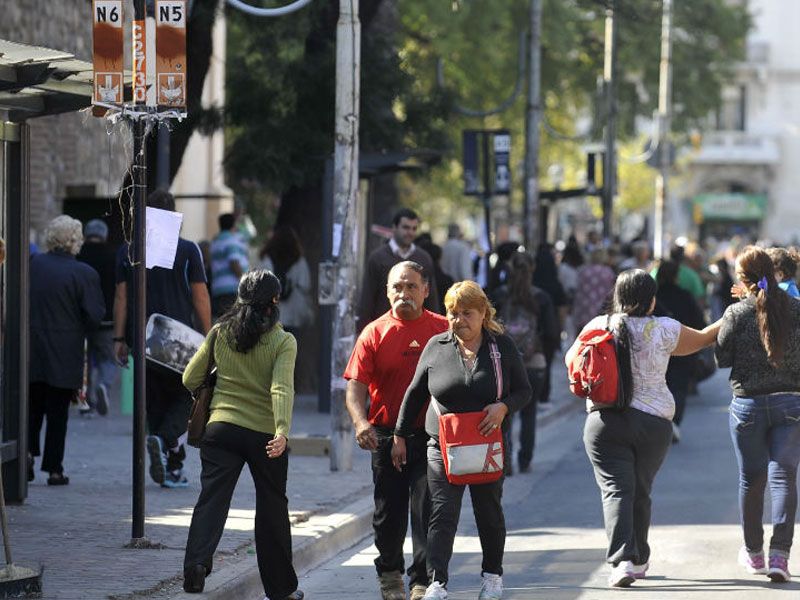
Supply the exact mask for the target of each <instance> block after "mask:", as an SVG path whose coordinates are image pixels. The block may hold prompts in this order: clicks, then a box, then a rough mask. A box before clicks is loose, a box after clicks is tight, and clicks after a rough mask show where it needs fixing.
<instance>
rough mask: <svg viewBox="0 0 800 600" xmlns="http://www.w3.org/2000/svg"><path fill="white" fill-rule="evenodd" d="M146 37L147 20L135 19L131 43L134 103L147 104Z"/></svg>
mask: <svg viewBox="0 0 800 600" xmlns="http://www.w3.org/2000/svg"><path fill="white" fill-rule="evenodd" d="M145 38H146V29H145V20H144V19H141V20H135V21H134V22H133V40H132V44H131V52H132V55H133V60H132V65H133V69H132V70H133V103H134V104H145V102H147V46H146V43H145Z"/></svg>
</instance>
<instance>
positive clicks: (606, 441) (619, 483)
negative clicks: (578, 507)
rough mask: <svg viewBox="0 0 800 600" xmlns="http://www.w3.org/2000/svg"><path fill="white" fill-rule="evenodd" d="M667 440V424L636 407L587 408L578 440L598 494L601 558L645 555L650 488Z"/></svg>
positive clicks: (642, 558) (638, 559)
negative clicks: (603, 542) (604, 546)
mask: <svg viewBox="0 0 800 600" xmlns="http://www.w3.org/2000/svg"><path fill="white" fill-rule="evenodd" d="M671 442H672V425H671V423H670V422H669V421H668V420H666V419H662V418H660V417H656V416H653V415H649V414H647V413H645V412H642V411H640V410H637V409H635V408H627V409H625V410H623V411H618V410H612V409H605V410H598V411H594V412H592V413H589V416H587V417H586V424H585V425H584V428H583V444H584V446H585V448H586V454H587V455H588V456H589V461H590V462H591V463H592V467H593V468H594V476H595V479H596V480H597V485H598V487H599V488H600V492H601V495H602V497H603V520H604V521H605V525H606V535H607V536H608V553H607V554H606V562H608V563H610V564H612V565H615V566H616V565H617V564H619V563H620V562H622V561H625V560H630V561H633V563H634V564H637V565H642V564H644V563H646V562H647V561H648V560H650V546H649V545H648V543H647V534H648V532H649V530H650V506H651V502H650V490H651V489H652V487H653V480H654V479H655V476H656V473H657V472H658V469H659V468H660V467H661V464H662V463H663V462H664V458H665V457H666V456H667V450H669V447H670V444H671Z"/></svg>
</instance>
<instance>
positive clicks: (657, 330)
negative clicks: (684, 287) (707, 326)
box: [585, 315, 681, 421]
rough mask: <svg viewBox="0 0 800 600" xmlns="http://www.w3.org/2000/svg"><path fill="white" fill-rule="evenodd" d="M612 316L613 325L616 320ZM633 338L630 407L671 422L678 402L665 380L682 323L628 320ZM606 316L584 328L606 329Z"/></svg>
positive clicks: (642, 318)
mask: <svg viewBox="0 0 800 600" xmlns="http://www.w3.org/2000/svg"><path fill="white" fill-rule="evenodd" d="M615 318H616V317H612V324H615V323H614V319H615ZM626 323H627V325H628V332H629V334H630V337H631V374H632V376H633V396H632V398H631V407H632V408H636V409H638V410H641V411H642V412H646V413H648V414H651V415H655V416H656V417H662V418H664V419H667V420H669V421H671V420H672V417H673V416H674V415H675V399H674V398H673V397H672V392H670V391H669V388H668V387H667V381H666V373H667V365H668V363H669V357H670V355H671V354H672V351H673V350H675V348H676V347H677V345H678V338H679V337H680V335H681V324H680V323H679V322H678V321H676V320H675V319H670V318H669V317H627V319H626ZM605 326H606V317H605V315H602V316H599V317H595V318H594V319H592V320H591V321H589V323H588V324H587V325H586V327H585V329H603V328H605Z"/></svg>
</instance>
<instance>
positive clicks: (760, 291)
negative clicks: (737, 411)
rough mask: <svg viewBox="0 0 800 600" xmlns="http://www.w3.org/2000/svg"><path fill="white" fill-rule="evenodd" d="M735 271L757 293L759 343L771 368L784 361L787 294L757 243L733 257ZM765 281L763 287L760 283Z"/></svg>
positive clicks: (770, 260)
mask: <svg viewBox="0 0 800 600" xmlns="http://www.w3.org/2000/svg"><path fill="white" fill-rule="evenodd" d="M736 272H737V274H738V275H739V277H740V278H741V279H742V282H743V283H744V284H745V285H747V287H748V288H750V291H751V292H753V293H755V295H756V321H757V323H758V331H759V333H760V334H761V343H762V344H764V350H766V351H767V359H768V360H769V363H770V364H771V365H772V366H773V367H777V366H778V365H779V364H780V363H781V361H782V360H783V353H784V351H785V349H786V334H787V333H788V332H789V331H790V329H791V328H790V319H791V314H790V312H789V302H791V300H790V299H789V296H788V295H787V294H786V293H785V292H784V291H783V290H782V289H780V288H779V287H778V282H777V281H776V280H775V267H774V266H773V264H772V259H771V258H770V256H769V254H768V253H767V252H766V251H765V250H764V249H763V248H759V247H757V246H747V247H745V248H744V249H743V250H742V251H741V253H740V254H739V256H737V257H736ZM763 283H766V286H764V287H765V288H766V289H764V288H763V287H762V285H761V284H763Z"/></svg>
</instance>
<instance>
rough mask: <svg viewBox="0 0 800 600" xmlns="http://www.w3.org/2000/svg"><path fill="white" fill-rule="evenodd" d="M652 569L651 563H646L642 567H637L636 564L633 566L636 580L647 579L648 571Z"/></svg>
mask: <svg viewBox="0 0 800 600" xmlns="http://www.w3.org/2000/svg"><path fill="white" fill-rule="evenodd" d="M649 568H650V563H649V562H646V563H643V564H641V565H637V564H635V563H634V565H633V576H634V577H635V578H636V579H644V578H645V577H647V569H649Z"/></svg>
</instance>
